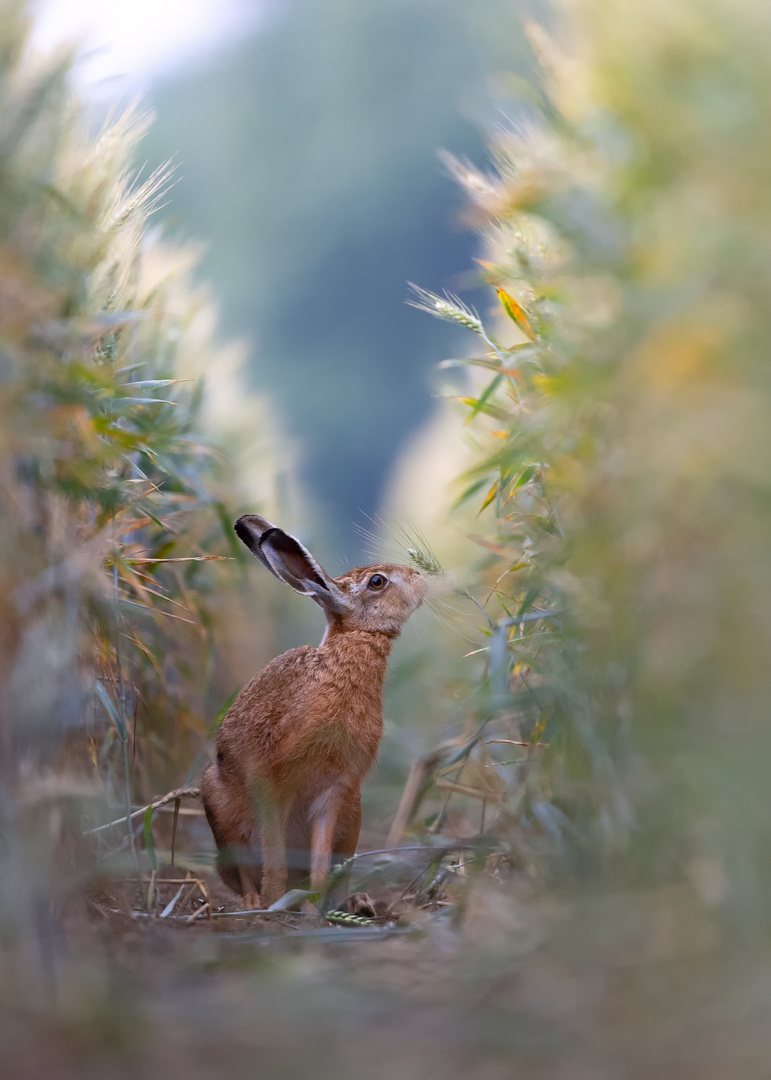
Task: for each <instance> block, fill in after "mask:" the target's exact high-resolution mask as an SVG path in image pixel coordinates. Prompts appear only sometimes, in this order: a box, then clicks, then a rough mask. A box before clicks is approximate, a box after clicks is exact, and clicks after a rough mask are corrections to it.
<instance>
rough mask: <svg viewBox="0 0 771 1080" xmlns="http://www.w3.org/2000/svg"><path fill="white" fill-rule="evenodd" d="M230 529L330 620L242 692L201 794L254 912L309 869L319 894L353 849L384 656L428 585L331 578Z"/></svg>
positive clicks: (251, 530)
mask: <svg viewBox="0 0 771 1080" xmlns="http://www.w3.org/2000/svg"><path fill="white" fill-rule="evenodd" d="M235 530H236V533H237V535H238V536H239V538H240V539H241V540H243V542H244V543H245V544H246V546H247V547H248V548H249V550H250V551H251V552H252V553H253V554H254V555H256V556H257V558H258V559H259V560H260V562H262V563H263V565H264V566H266V567H267V569H268V570H270V571H271V572H272V573H273V574H275V576H276V577H277V578H278V579H279V580H280V581H283V582H284V583H285V584H287V585H289V587H290V588H292V589H294V590H295V591H296V592H299V593H303V594H304V595H305V596H311V597H312V598H313V599H314V600H315V601H316V603H317V604H319V605H320V607H322V608H323V609H324V613H325V615H326V618H327V628H326V632H325V634H324V637H323V640H322V642H321V644H320V645H319V647H318V648H312V647H311V646H309V645H304V646H302V647H301V648H299V649H290V651H289V652H286V653H284V654H283V655H282V656H279V657H277V658H276V659H275V660H273V661H272V662H271V663H270V664H268V666H267V667H266V668H265V669H264V671H262V672H260V674H259V675H257V676H256V677H255V678H254V679H252V681H251V682H250V683H249V684H248V685H247V686H245V687H244V689H243V690H242V691H241V693H240V694H239V695H238V697H237V698H236V700H235V701H234V702H233V705H232V706H231V708H230V710H229V712H228V714H227V716H226V717H225V719H224V720H223V722H222V725H221V727H220V730H219V734H218V736H217V758H216V761H215V762H214V763H212V764H211V765H210V766H209V767H208V768H207V770H206V772H205V773H204V777H203V782H202V785H201V794H202V798H203V804H204V808H205V810H206V817H207V819H208V821H209V825H210V826H211V830H212V832H213V833H214V839H215V841H216V843H217V848H218V868H219V872H220V876H221V878H222V880H223V881H224V882H225V884H226V885H227V886H229V888H231V889H233V891H234V892H237V893H240V894H241V896H243V897H244V900H245V902H246V904H247V906H249V907H254V908H258V907H260V906H262V907H263V908H265V907H268V906H269V905H270V904H272V903H274V902H275V901H276V900H278V898H279V897H280V896H282V895H283V894H284V893H285V892H286V889H287V883H288V878H289V870H291V871H292V878H293V880H294V881H297V880H298V879H300V878H304V877H307V874H308V871H310V879H311V888H312V889H313V890H318V889H320V888H321V887H322V886H323V884H324V880H325V878H326V876H327V874H328V872H329V869H330V865H331V859H332V856H333V855H336V856H338V857H345V856H349V855H352V854H353V853H354V851H355V850H356V844H357V842H358V839H359V829H360V826H361V798H360V788H361V782H362V780H363V778H364V777H365V775H366V774H367V772H368V770H369V768H370V767H371V765H372V763H373V762H374V760H375V756H376V754H377V748H378V744H379V742H380V738H381V735H382V733H383V678H384V676H385V670H386V662H387V659H388V654H389V652H390V651H391V645H392V642H393V640H394V638H396V637H398V636H399V634H400V632H401V628H402V626H403V625H404V623H405V622H406V621H407V619H408V618H409V617H410V615H411V614H412V612H413V611H415V610H416V608H418V607H419V606H420V604H421V602H422V600H423V598H424V596H425V593H426V580H425V578H423V577H422V576H421V575H420V574H419V573H418V572H417V570H413V569H411V568H410V567H408V566H395V565H391V564H390V563H379V564H377V565H375V566H364V567H358V568H357V569H355V570H350V571H349V572H348V573H347V574H343V575H342V577H338V578H331V577H330V576H329V575H328V574H327V573H326V572H325V571H324V570H323V569H322V567H321V566H319V564H318V563H317V562H316V561H315V559H314V558H313V557H312V556H311V555H310V553H309V552H308V551H306V549H305V548H304V547H303V546H302V544H300V543H299V542H298V541H297V540H295V539H294V537H292V536H290V535H289V534H288V533H285V532H284V531H283V530H282V529H278V528H276V527H275V526H274V525H271V524H270V522H268V521H265V519H264V518H261V517H258V516H257V515H256V514H249V515H247V516H245V517H242V518H239V520H238V521H237V522H236V523H235ZM309 855H310V858H309Z"/></svg>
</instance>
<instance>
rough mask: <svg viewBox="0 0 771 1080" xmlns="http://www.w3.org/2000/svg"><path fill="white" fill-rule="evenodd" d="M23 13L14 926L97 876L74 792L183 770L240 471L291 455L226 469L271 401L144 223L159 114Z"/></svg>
mask: <svg viewBox="0 0 771 1080" xmlns="http://www.w3.org/2000/svg"><path fill="white" fill-rule="evenodd" d="M27 30H28V27H27V19H26V15H25V13H24V8H23V5H21V4H18V3H13V2H5V3H3V4H2V5H0V114H1V115H2V121H1V122H0V413H1V416H2V419H1V420H0V454H1V455H2V462H3V466H2V472H1V473H0V484H2V499H1V500H0V501H1V503H2V510H1V511H0V533H1V536H2V541H1V547H2V557H1V558H0V578H1V579H2V589H0V594H1V595H2V597H3V600H2V605H3V612H2V650H1V651H2V661H1V663H2V667H1V669H0V670H1V671H2V676H1V677H2V683H3V689H2V695H1V698H2V704H0V714H1V716H2V721H1V731H2V735H1V737H2V746H3V753H2V765H1V766H0V768H1V769H2V775H3V784H2V792H1V793H0V817H1V818H2V832H3V838H4V844H5V845H6V850H5V855H6V857H7V858H8V859H9V860H10V863H9V865H12V866H14V867H15V871H14V872H13V873H3V874H2V884H1V885H0V911H2V918H3V919H6V918H7V919H8V920H9V922H8V927H14V926H15V925H16V921H17V918H18V919H20V920H21V923H22V924H24V923H25V920H27V919H30V918H31V919H32V920H33V923H34V922H35V921H38V922H39V921H40V920H43V922H44V923H46V924H47V922H48V920H49V919H50V917H51V916H50V912H49V911H48V909H49V902H50V900H51V898H52V897H53V896H63V895H67V894H71V893H72V892H73V891H74V892H76V893H77V892H78V891H80V890H81V889H82V888H83V883H84V876H86V870H85V868H86V865H88V863H87V862H86V863H82V862H81V861H80V859H79V857H77V856H76V855H75V854H74V852H73V849H72V844H73V835H72V832H71V825H72V819H73V813H74V811H75V809H80V810H82V811H83V812H84V814H85V822H86V823H89V818H90V819H91V823H93V821H94V819H95V817H96V816H97V812H98V814H99V815H102V814H103V812H104V811H103V809H102V808H103V806H104V804H105V802H106V803H107V804H108V805H109V806H110V807H113V808H115V807H116V806H117V807H121V806H123V807H125V809H126V812H128V811H129V809H130V808H131V804H132V793H133V798H135V799H142V800H144V801H147V799H148V798H149V797H152V796H154V795H157V794H158V793H160V792H162V791H164V790H166V789H167V788H168V787H172V786H175V785H178V784H180V783H182V782H184V781H185V779H186V774H187V773H188V770H189V769H190V768H191V764H192V763H194V762H195V760H196V754H197V752H198V751H199V750H200V749H201V747H202V744H203V742H204V740H205V737H206V733H207V728H208V725H209V723H210V721H211V719H212V717H213V716H214V715H216V712H217V709H218V708H219V706H220V704H221V702H222V700H223V697H224V696H225V694H226V693H230V692H231V691H232V690H233V689H234V672H233V668H234V667H236V668H237V664H234V663H233V658H232V657H228V659H227V661H225V662H224V663H223V662H222V653H223V652H227V645H228V634H229V633H234V634H235V633H236V632H237V629H238V628H239V626H242V625H243V619H242V618H241V613H240V610H239V601H238V598H237V596H236V589H235V588H234V586H235V581H234V575H233V574H232V573H230V574H227V575H225V574H223V573H222V571H221V570H219V567H218V564H219V562H220V561H221V560H223V559H232V558H233V557H234V556H236V557H237V558H240V553H238V552H237V551H236V550H235V544H234V542H233V540H232V532H231V527H230V523H231V521H232V518H233V514H234V511H235V510H236V509H237V507H238V504H239V502H240V500H241V499H243V498H244V497H245V492H244V490H243V487H244V483H245V482H246V484H247V486H248V488H249V491H250V494H251V498H252V500H257V499H262V501H263V503H264V502H265V501H266V500H268V499H269V498H270V497H271V494H272V491H271V489H272V484H273V478H275V475H276V465H275V461H274V458H273V455H272V453H269V452H268V451H266V450H265V449H264V448H263V451H262V453H261V461H260V464H261V467H262V472H263V476H262V478H261V483H260V482H255V481H254V477H252V478H251V482H250V481H249V476H248V474H247V471H246V470H245V469H243V468H242V470H241V475H240V476H239V477H234V476H233V475H232V474H233V470H234V465H235V466H238V465H239V464H243V463H242V462H241V461H240V460H239V455H243V454H244V453H246V451H247V450H249V451H250V453H251V455H252V457H253V460H252V461H251V464H252V465H253V466H254V465H256V464H257V460H256V456H255V455H256V454H257V452H258V451H259V450H260V446H259V440H258V439H256V438H255V437H254V436H253V435H252V434H251V432H250V431H247V430H245V428H246V427H247V425H248V428H249V429H251V427H253V426H254V425H255V424H257V425H258V426H259V422H260V421H262V424H263V425H264V427H263V433H264V434H265V435H267V433H268V432H269V429H270V423H269V418H268V417H267V415H265V410H264V409H263V407H262V403H261V402H259V401H258V400H257V399H255V398H254V397H251V398H250V397H249V395H244V394H243V389H242V388H241V387H239V385H238V379H237V374H238V363H239V355H238V354H237V353H234V351H233V350H232V349H230V348H227V349H223V348H220V347H218V346H216V345H215V343H214V338H213V327H214V323H215V318H214V315H213V312H212V309H211V304H210V302H209V300H208V299H207V297H206V296H205V294H204V292H203V291H202V290H201V289H198V288H194V287H193V285H192V282H191V268H192V266H193V264H194V253H192V252H190V251H186V250H183V249H175V248H173V247H170V246H168V245H166V244H165V243H164V241H163V240H162V238H161V237H160V235H159V234H157V233H154V232H152V231H151V230H150V229H149V225H148V219H149V216H150V214H151V213H152V212H153V211H154V210H155V209H156V207H157V205H158V203H159V201H160V200H162V199H163V197H164V191H165V190H166V189H167V187H168V184H169V180H170V176H169V171H168V170H167V169H165V168H162V169H160V170H158V171H156V172H154V173H152V174H151V175H150V176H148V177H147V178H145V179H142V178H141V177H140V176H137V175H135V173H134V171H133V168H132V165H131V162H132V160H133V158H134V155H135V151H136V146H137V143H138V141H139V139H140V138H141V137H142V135H143V133H144V131H145V129H146V127H147V118H146V117H143V116H141V115H140V114H138V113H137V112H136V111H134V110H130V111H129V112H127V113H126V114H124V115H122V116H121V117H119V118H117V119H115V118H113V119H111V120H108V121H107V122H106V123H105V124H104V126H103V127H102V128H101V130H99V131H98V132H97V133H95V134H94V133H92V132H91V131H90V130H89V123H88V118H87V117H86V115H85V114H84V113H83V111H82V110H81V109H80V107H79V106H78V104H77V102H76V101H75V100H74V98H73V97H72V94H71V91H70V90H69V87H68V82H67V79H68V73H69V69H70V65H71V57H70V56H69V55H67V54H66V53H62V54H61V55H59V56H54V57H53V58H49V59H42V58H38V57H36V56H34V55H33V53H32V52H31V50H30V47H29V45H28V41H27ZM228 386H230V390H229V391H228ZM229 398H230V407H229V408H227V404H228V399H229ZM223 409H224V410H225V411H227V414H228V415H227V424H228V430H227V437H225V433H224V432H223V422H222V416H221V415H220V414H221V412H222V411H223ZM245 409H246V410H247V412H248V415H247V416H244V410H245ZM239 410H240V411H239ZM220 435H221V436H223V446H224V445H227V446H228V449H229V451H230V454H229V456H228V455H226V453H225V451H224V450H223V449H221V448H220V447H219V446H218V445H217V441H216V437H217V436H220ZM226 502H227V504H228V506H227V509H226V506H225V503H226ZM252 505H254V501H253V502H252ZM228 605H229V608H230V610H229V612H228V620H227V621H224V620H223V619H222V617H221V616H222V612H223V607H226V606H228ZM217 628H219V633H218V634H217V635H216V646H215V630H216V629H217ZM217 647H219V648H220V661H219V663H218V662H217V656H216V648H217ZM252 662H253V660H252ZM240 675H241V678H243V672H240ZM237 685H238V683H237V682H235V686H237ZM193 768H195V765H194V764H193ZM84 800H85V802H84ZM89 806H90V807H91V810H90V811H89ZM111 816H114V809H113V812H112V814H111ZM126 842H128V843H129V846H131V847H132V849H133V847H134V839H133V833H131V834H130V835H129V836H128V837H127V838H126ZM126 842H124V847H125V844H126ZM81 854H83V852H81ZM92 869H93V868H92ZM25 890H26V894H25ZM8 927H7V928H8ZM27 928H28V929H29V927H27ZM38 929H39V927H38ZM9 932H10V931H9ZM20 940H22V941H23V934H22V935H21V939H20Z"/></svg>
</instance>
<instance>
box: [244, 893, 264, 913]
mask: <svg viewBox="0 0 771 1080" xmlns="http://www.w3.org/2000/svg"><path fill="white" fill-rule="evenodd" d="M260 906H261V905H260V894H259V893H257V892H250V893H247V894H246V896H245V897H244V910H246V911H259V910H260Z"/></svg>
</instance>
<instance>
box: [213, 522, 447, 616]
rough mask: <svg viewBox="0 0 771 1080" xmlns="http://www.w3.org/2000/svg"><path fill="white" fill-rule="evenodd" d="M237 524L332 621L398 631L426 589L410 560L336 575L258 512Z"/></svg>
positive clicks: (257, 551)
mask: <svg viewBox="0 0 771 1080" xmlns="http://www.w3.org/2000/svg"><path fill="white" fill-rule="evenodd" d="M234 528H235V530H236V533H237V535H238V537H239V539H241V540H243V542H244V543H245V544H246V546H247V547H248V548H249V550H250V551H251V552H252V554H254V555H256V556H257V558H258V559H259V560H260V562H261V563H262V564H263V565H264V566H266V567H267V568H268V570H270V571H271V573H273V574H275V576H276V577H277V578H278V579H279V581H283V582H284V584H285V585H288V586H289V587H290V588H291V589H294V590H295V592H299V593H303V595H305V596H311V597H312V598H313V599H314V600H315V601H316V603H317V604H318V605H319V606H320V607H322V608H323V609H324V612H325V614H326V616H327V623H328V624H329V626H331V627H332V626H333V627H335V628H337V629H340V630H370V631H375V632H378V633H381V634H387V635H388V636H389V637H396V635H397V634H398V633H399V632H400V631H401V628H402V626H403V625H404V623H406V621H407V619H409V617H410V615H411V614H412V613H413V611H415V609H416V608H418V607H420V605H421V603H422V602H423V598H424V596H425V595H426V588H427V583H426V579H425V578H424V577H423V576H422V575H421V574H419V573H418V571H417V570H413V569H412V568H411V567H409V566H398V565H396V564H394V563H376V564H375V565H373V566H360V567H357V568H356V569H355V570H349V571H348V573H347V574H343V575H342V576H341V577H338V578H332V577H330V576H329V574H327V572H326V570H324V569H323V568H322V567H321V566H320V565H319V564H318V563H317V562H316V560H315V559H314V558H313V556H312V555H311V554H310V552H309V551H307V550H306V548H304V547H303V545H302V544H301V543H300V542H299V540H295V538H294V537H293V536H290V535H289V533H285V532H284V531H283V529H278V528H276V526H275V525H271V524H270V522H269V521H266V520H265V519H264V518H261V517H258V515H257V514H247V515H246V516H245V517H242V518H239V519H238V521H237V522H236V523H235V526H234Z"/></svg>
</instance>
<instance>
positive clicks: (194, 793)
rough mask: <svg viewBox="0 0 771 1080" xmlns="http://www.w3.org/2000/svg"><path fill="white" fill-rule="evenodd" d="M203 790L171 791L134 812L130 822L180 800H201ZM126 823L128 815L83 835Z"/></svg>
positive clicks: (185, 789) (89, 830)
mask: <svg viewBox="0 0 771 1080" xmlns="http://www.w3.org/2000/svg"><path fill="white" fill-rule="evenodd" d="M200 797H201V789H200V788H198V787H187V788H177V789H176V790H175V791H170V792H169V793H168V795H164V796H163V797H162V798H160V799H157V800H156V801H155V802H152V803H148V804H147V806H143V807H141V808H140V809H139V810H134V811H133V813H131V814H130V815H129V820H131V821H133V820H134V818H139V817H143V816H144V814H145V813H146V812H147V811H148V810H159V809H160V808H161V807H162V806H166V805H168V803H171V802H177V801H178V800H179V799H200ZM125 821H126V815H125V814H124V815H123V817H119V818H116V819H115V821H108V822H106V824H104V825H97V826H96V828H94V829H86V830H85V832H84V833H83V835H84V836H93V835H94V834H95V833H100V832H104V831H105V830H106V829H114V828H115V827H116V826H117V825H121V824H124V823H125Z"/></svg>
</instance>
